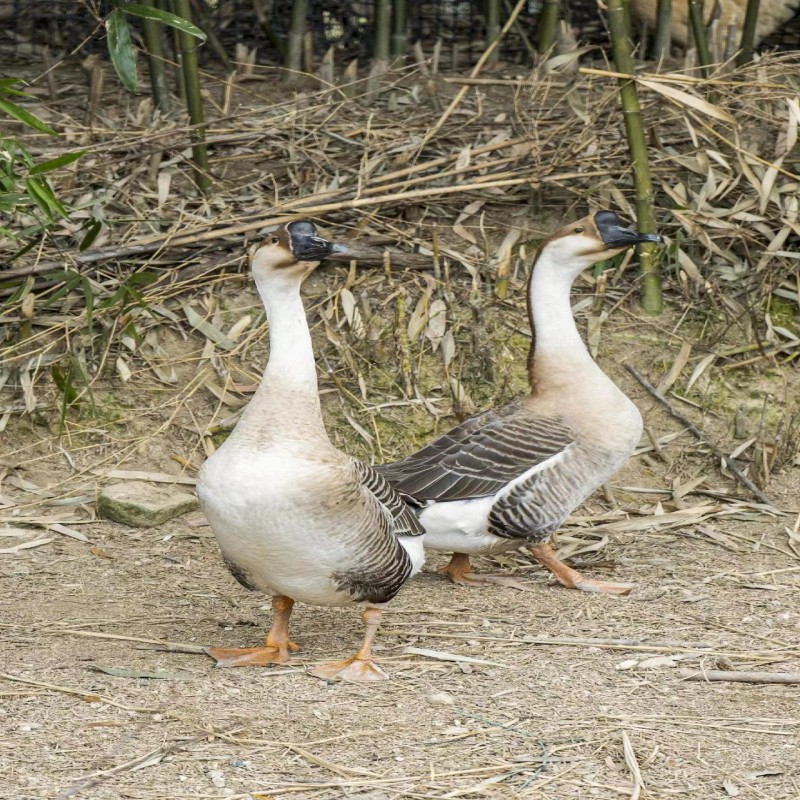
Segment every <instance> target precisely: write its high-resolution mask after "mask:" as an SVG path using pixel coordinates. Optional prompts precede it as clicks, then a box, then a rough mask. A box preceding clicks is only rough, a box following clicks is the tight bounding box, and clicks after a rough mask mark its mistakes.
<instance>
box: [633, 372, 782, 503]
mask: <svg viewBox="0 0 800 800" xmlns="http://www.w3.org/2000/svg"><path fill="white" fill-rule="evenodd" d="M625 369H627V370H628V372H630V374H631V375H633V377H634V378H636V380H637V381H638V382H639V383H640V384H641V385H642V387H643V388H644V389H645V390H646V391H647V392H648V393H649V394H651V395H652V396H653V397H655V399H656V400H658V402H659V403H661V405H662V406H664V408H666V409H667V411H669V413H670V415H671V416H673V417H674V418H675V419H676V420H678V422H680V423H681V425H685V426H686V428H687V429H688V430H689V432H690V433H691V434H692V435H693V436H694V437H695V438H696V439H697V440H698V441H700V442H705V444H706V445H707V446H708V448H709V449H710V450H711V452H712V453H713V454H714V455H715V456H716V457H717V458H720V459H722V461H724V462H725V466H727V467H728V469H729V470H730V471H731V472H732V473H733V475H734V477H735V478H736V480H738V481H739V483H741V484H742V486H744V487H745V488H746V489H748V490H749V491H751V492H752V493H753V495H754V496H755V497H757V498H758V499H759V500H760V501H761V502H762V503H764V504H766V505H768V506H772V500H770V499H769V497H767V496H766V495H765V494H764V492H762V491H761V489H759V488H758V486H756V485H755V484H754V483H753V481H751V480H750V478H748V477H747V475H745V474H744V473H743V472H742V471H741V470H740V469H739V467H737V466H736V463H735V462H734V460H733V459H732V458H731V457H730V456H728V455H726V454H725V453H723V452H722V450H720V449H719V448H718V447H717V446H716V445H715V444H714V443H713V442H712V441H711V438H710V437H709V435H708V434H707V433H705V432H703V431H701V430H700V428H698V427H697V426H696V425H695V424H694V423H693V422H690V421H689V420H688V419H687V418H686V417H684V416H683V414H681V413H680V412H679V411H676V410H675V409H674V408H673V407H672V404H671V403H670V402H669V400H667V399H666V397H664V395H662V394H661V393H660V392H659V391H657V390H656V388H655V387H654V386H653V385H652V384H650V383H649V381H648V380H647V379H646V378H644V377H643V376H642V375H640V374H639V373H638V372H637V371H636V369H635V368H634V367H632V366H631V365H630V364H626V365H625Z"/></svg>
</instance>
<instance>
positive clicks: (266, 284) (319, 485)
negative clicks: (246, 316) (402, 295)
mask: <svg viewBox="0 0 800 800" xmlns="http://www.w3.org/2000/svg"><path fill="white" fill-rule="evenodd" d="M337 253H338V254H342V255H345V257H346V253H347V251H346V250H345V249H344V248H342V247H340V246H338V245H333V244H332V243H331V242H328V241H326V240H325V239H322V238H320V237H319V236H317V232H316V229H315V228H314V226H313V225H312V224H311V223H310V222H306V221H302V220H300V221H295V222H289V223H288V224H286V225H284V226H282V227H281V228H279V229H278V230H277V231H276V232H275V233H274V234H270V235H269V236H268V237H267V238H266V240H265V241H264V242H263V244H262V245H261V247H260V248H259V249H258V250H257V251H256V253H255V255H254V257H253V261H252V270H253V277H254V278H255V282H256V286H257V287H258V292H259V294H260V295H261V299H262V301H263V303H264V308H265V309H266V312H267V320H268V323H269V341H270V352H269V361H268V363H267V367H266V369H265V371H264V375H263V377H262V380H261V383H260V385H259V387H258V390H257V391H256V393H255V395H254V396H253V398H252V400H251V401H250V403H249V404H248V406H247V408H246V409H245V411H244V413H243V414H242V417H241V419H240V421H239V423H238V424H237V426H236V428H235V429H234V430H233V432H232V433H231V435H230V436H229V437H228V439H227V440H226V441H225V443H224V444H223V445H222V446H221V447H220V448H219V449H218V450H217V451H216V452H215V453H214V454H213V455H212V456H211V457H210V458H209V459H208V460H207V461H206V462H205V464H204V465H203V467H202V469H201V471H200V475H199V477H198V482H197V493H198V495H199V497H200V501H201V503H202V506H203V509H204V511H205V513H206V516H207V517H208V521H209V523H210V524H211V528H212V530H213V531H214V535H215V536H216V537H217V541H218V542H219V546H220V549H221V550H222V556H223V558H224V560H225V562H226V564H227V565H228V568H229V569H230V571H231V572H232V573H233V575H234V577H235V578H236V579H237V580H238V581H239V582H240V583H241V584H242V585H243V586H245V587H247V588H249V589H257V590H260V591H262V592H266V593H267V594H270V595H272V607H273V623H272V628H271V630H270V631H269V634H268V636H267V639H266V642H265V645H264V647H257V648H250V649H231V648H217V647H215V648H211V649H210V650H208V651H207V652H208V653H209V655H211V656H212V657H213V658H215V659H216V661H217V666H220V667H239V666H261V665H266V664H273V663H284V662H286V661H287V660H288V658H289V651H290V650H292V651H293V650H296V649H297V645H296V644H294V642H292V641H291V640H290V639H289V632H288V624H289V616H290V614H291V611H292V606H293V604H294V602H295V601H296V600H297V601H300V602H303V603H310V604H312V605H318V606H350V605H356V606H361V607H365V610H364V612H363V620H364V623H365V625H366V628H367V630H366V635H365V637H364V642H363V645H362V647H361V648H360V650H359V651H358V652H357V653H356V654H355V655H354V656H353V657H352V658H350V659H347V660H346V661H343V662H340V663H337V664H331V665H327V666H322V667H319V668H317V669H315V670H312V674H314V675H316V676H318V677H321V678H334V677H335V678H341V679H344V680H351V681H372V680H382V679H385V678H386V677H387V676H386V674H385V673H384V672H383V670H382V669H381V668H380V667H379V666H377V664H375V662H374V661H373V658H372V654H371V644H372V641H373V639H374V637H375V632H376V630H377V628H378V624H379V622H380V616H381V611H380V606H381V605H382V604H384V603H386V602H387V601H389V600H391V599H392V598H393V597H394V596H395V595H396V594H397V592H398V591H399V589H400V587H401V586H402V585H403V584H404V583H405V582H406V581H407V580H408V579H409V578H410V577H411V576H412V575H414V574H415V573H416V572H418V571H419V569H420V568H421V566H422V563H423V561H424V554H423V549H422V536H421V534H422V532H423V530H422V527H421V525H420V524H419V522H418V520H417V518H416V516H415V515H414V513H413V511H411V510H410V509H409V508H408V507H407V506H406V505H405V503H404V502H403V500H402V499H401V498H400V496H399V495H398V494H397V493H396V492H395V491H394V489H392V488H391V487H390V486H389V484H388V483H387V482H386V480H385V479H384V478H383V477H381V476H380V475H379V474H378V473H377V472H375V470H373V469H372V468H371V467H368V466H367V465H366V464H363V463H361V462H360V461H358V460H356V459H354V458H350V457H348V456H346V455H345V454H344V453H342V452H340V451H339V450H337V449H336V448H335V447H334V446H333V445H332V444H331V442H330V439H329V438H328V435H327V433H326V432H325V427H324V425H323V422H322V415H321V412H320V403H319V393H318V388H317V373H316V366H315V363H314V353H313V350H312V346H311V336H310V333H309V330H308V323H307V321H306V315H305V311H304V309H303V302H302V300H301V298H300V285H301V284H302V282H303V279H304V278H305V277H306V276H307V275H308V274H309V273H310V272H311V271H312V270H313V269H314V268H315V267H316V266H317V265H318V264H319V261H320V259H322V258H326V257H329V256H333V257H336V254H337Z"/></svg>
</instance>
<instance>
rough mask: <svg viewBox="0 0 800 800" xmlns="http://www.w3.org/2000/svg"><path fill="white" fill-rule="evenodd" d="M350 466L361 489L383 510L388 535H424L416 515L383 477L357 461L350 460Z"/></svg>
mask: <svg viewBox="0 0 800 800" xmlns="http://www.w3.org/2000/svg"><path fill="white" fill-rule="evenodd" d="M352 464H353V467H354V469H355V471H356V476H357V478H358V481H359V483H360V484H361V486H362V488H363V489H365V490H366V491H367V492H369V493H370V494H371V495H372V496H373V497H374V498H375V499H376V500H377V501H378V503H380V505H381V507H382V508H383V510H384V512H385V514H386V517H387V520H388V522H389V533H391V534H392V535H394V536H420V535H422V534H423V533H425V529H424V528H423V527H422V523H421V522H420V521H419V520H418V519H417V515H416V514H415V513H414V512H413V510H412V509H411V508H410V507H409V506H408V505H407V504H406V501H405V500H403V498H402V496H401V495H400V493H399V492H398V491H396V490H395V489H394V488H393V487H392V485H391V484H390V483H389V482H388V481H387V480H386V478H385V477H384V476H383V475H381V474H380V473H378V472H377V471H376V470H375V469H374V468H373V467H370V466H368V465H367V464H365V463H364V462H363V461H359V460H358V459H355V458H354V459H352Z"/></svg>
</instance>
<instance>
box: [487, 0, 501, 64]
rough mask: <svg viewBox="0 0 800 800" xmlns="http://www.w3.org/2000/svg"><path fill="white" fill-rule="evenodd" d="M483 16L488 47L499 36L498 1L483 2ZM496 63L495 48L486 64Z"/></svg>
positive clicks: (488, 0)
mask: <svg viewBox="0 0 800 800" xmlns="http://www.w3.org/2000/svg"><path fill="white" fill-rule="evenodd" d="M484 3H485V7H484V15H485V19H486V46H487V47H488V46H489V45H490V44H492V42H494V41H495V40H496V39H497V37H498V36H499V35H500V0H484ZM496 62H497V48H494V49H493V50H492V52H491V54H490V56H489V59H488V63H489V64H495V63H496Z"/></svg>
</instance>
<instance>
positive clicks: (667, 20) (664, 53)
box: [653, 0, 672, 62]
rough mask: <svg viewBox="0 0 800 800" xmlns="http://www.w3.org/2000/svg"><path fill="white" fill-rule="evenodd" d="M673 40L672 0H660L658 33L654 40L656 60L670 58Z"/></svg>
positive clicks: (657, 22) (657, 21)
mask: <svg viewBox="0 0 800 800" xmlns="http://www.w3.org/2000/svg"><path fill="white" fill-rule="evenodd" d="M671 42H672V0H658V12H657V18H656V35H655V38H654V40H653V55H654V56H655V59H656V61H659V62H661V61H664V60H665V59H667V58H669V51H670V44H671Z"/></svg>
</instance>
